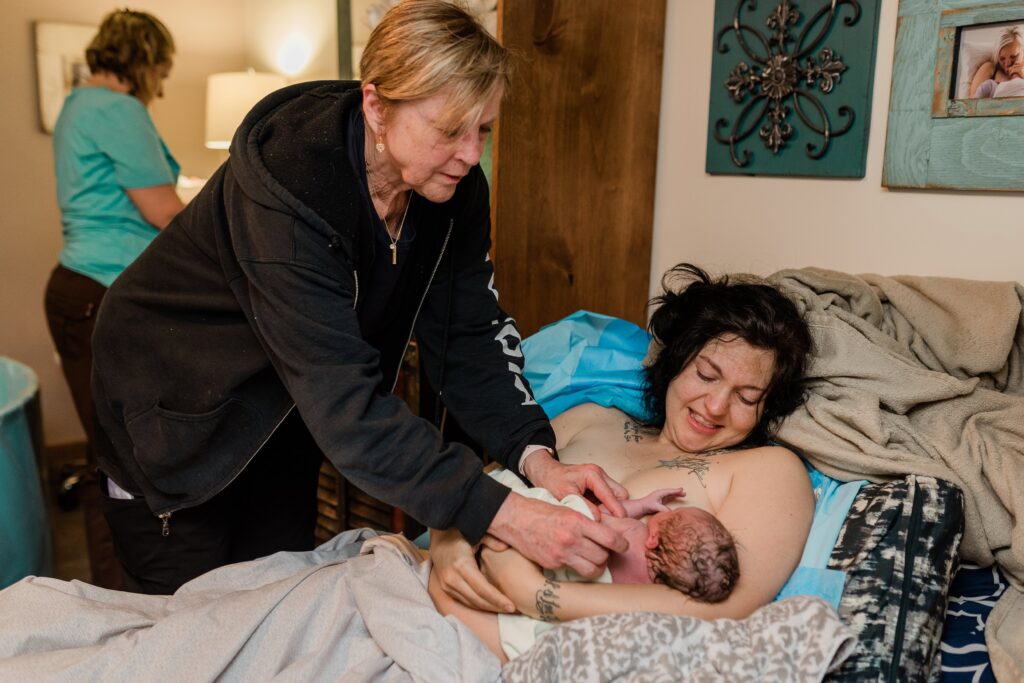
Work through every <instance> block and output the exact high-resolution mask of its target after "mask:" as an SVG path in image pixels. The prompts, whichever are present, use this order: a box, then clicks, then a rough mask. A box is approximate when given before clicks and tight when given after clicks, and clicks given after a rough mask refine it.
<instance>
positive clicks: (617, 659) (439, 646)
mask: <svg viewBox="0 0 1024 683" xmlns="http://www.w3.org/2000/svg"><path fill="white" fill-rule="evenodd" d="M364 539H369V540H367V541H366V542H365V543H363V540H364ZM360 550H362V552H363V554H359V553H360ZM429 566H430V565H429V562H423V561H421V558H420V557H419V555H418V553H417V552H416V551H415V549H412V548H410V547H409V545H408V542H407V541H404V539H401V537H397V536H376V534H375V533H374V532H372V531H368V530H358V531H349V532H346V533H344V534H342V535H340V536H338V537H336V538H335V539H333V540H332V541H330V542H328V543H326V544H324V545H323V546H321V547H320V548H318V549H317V550H316V551H312V552H308V553H277V554H275V555H271V556H270V557H267V558H263V559H261V560H256V561H253V562H246V563H242V564H236V565H230V566H227V567H223V568H221V569H217V570H214V571H212V572H210V573H208V574H205V575H204V576H201V577H199V578H198V579H195V580H194V581H191V582H190V583H188V584H186V585H185V586H183V587H182V588H181V589H180V590H179V591H178V592H177V593H176V594H174V595H173V596H146V595H137V594H133V593H120V592H117V591H109V590H104V589H102V588H96V587H94V586H90V585H87V584H83V583H80V582H77V581H73V582H70V583H68V582H64V581H57V580H54V579H45V578H32V577H30V578H27V579H24V580H22V581H21V582H19V583H17V584H15V585H13V586H10V587H9V588H7V589H5V590H3V591H0V681H18V682H19V683H20V682H21V681H75V682H76V683H78V682H80V681H113V680H123V681H156V680H159V681H213V680H218V681H267V680H274V681H303V682H305V681H335V680H344V681H346V682H348V681H409V680H412V681H445V682H449V681H469V682H472V683H477V682H478V681H479V682H485V681H497V680H499V678H501V677H504V678H506V679H508V680H513V681H529V680H550V681H559V680H563V681H577V680H592V681H601V680H612V679H621V678H628V679H629V680H636V681H644V680H681V679H683V678H688V679H690V680H695V679H694V678H693V677H694V676H697V675H698V674H700V675H705V676H710V675H711V674H712V673H713V672H718V673H717V674H715V675H717V676H718V678H716V679H715V680H722V677H723V676H724V677H725V679H727V680H737V681H742V680H751V681H755V680H787V681H788V680H820V679H821V677H822V676H823V675H824V673H825V671H826V670H828V669H829V668H830V667H832V666H834V665H838V664H839V663H840V662H841V661H842V660H843V659H844V658H845V657H846V656H847V654H848V652H849V651H850V650H851V649H852V645H853V635H852V633H851V632H850V631H849V630H848V629H847V628H846V627H845V626H844V625H843V624H842V623H841V622H840V621H839V618H838V616H837V615H836V614H835V612H834V611H833V610H832V608H831V607H830V606H828V605H826V604H825V603H824V602H822V601H821V600H819V599H817V598H808V597H794V598H789V599H787V600H784V601H781V602H778V603H775V604H772V605H769V606H767V607H764V608H762V609H761V610H759V611H757V612H755V613H754V614H753V615H752V616H751V617H749V618H748V619H746V620H743V621H731V620H725V619H723V620H719V621H715V622H703V621H700V620H698V619H692V618H684V617H668V616H664V615H654V614H639V613H632V614H619V615H610V616H606V617H595V618H591V619H582V620H579V621H576V622H572V623H570V624H565V625H562V626H560V627H558V628H555V629H552V630H551V631H549V632H548V633H547V634H546V635H545V637H544V638H542V639H541V640H540V641H539V642H538V644H537V646H535V647H534V648H533V649H532V650H531V651H530V652H529V653H527V654H526V655H525V656H524V657H522V658H520V659H518V660H516V661H514V662H513V663H511V664H510V665H508V666H507V667H506V671H505V672H504V676H502V673H503V672H502V671H501V669H500V668H499V663H498V660H497V658H495V657H494V656H493V655H492V654H491V653H490V651H488V650H487V649H486V648H485V647H484V645H483V644H482V643H481V642H480V641H478V640H477V639H476V638H475V637H474V636H473V635H472V634H471V633H470V632H469V631H468V630H467V629H466V628H465V626H463V625H462V624H461V623H459V622H458V621H456V620H455V619H454V618H443V617H441V616H440V615H439V614H438V613H437V612H436V611H435V609H434V607H433V604H432V603H431V600H430V596H429V595H428V594H427V591H426V587H425V586H426V578H427V574H428V572H429ZM772 672H775V673H778V672H793V673H794V675H792V676H791V675H789V674H788V673H787V674H786V675H783V676H781V677H779V676H775V677H772V675H771V673H772ZM797 672H798V675H797ZM766 674H767V675H768V678H767V679H766V678H765V675H766Z"/></svg>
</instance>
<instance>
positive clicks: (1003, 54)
mask: <svg viewBox="0 0 1024 683" xmlns="http://www.w3.org/2000/svg"><path fill="white" fill-rule="evenodd" d="M1019 78H1024V33H1022V32H1021V27H1020V26H1010V27H1008V28H1006V29H1004V30H1003V31H1002V32H1001V33H1000V34H999V38H998V39H997V40H996V41H995V45H994V46H993V48H992V58H991V59H990V60H987V61H985V62H982V63H981V66H979V67H978V70H977V71H976V72H975V73H974V77H973V78H972V79H971V88H970V92H971V97H972V98H986V97H1000V96H1016V95H1019V94H1020V91H1019V90H1018V91H1015V92H1012V93H1009V94H1008V95H1003V94H1002V91H999V85H1000V84H1001V83H1006V82H1007V81H1012V80H1014V79H1019Z"/></svg>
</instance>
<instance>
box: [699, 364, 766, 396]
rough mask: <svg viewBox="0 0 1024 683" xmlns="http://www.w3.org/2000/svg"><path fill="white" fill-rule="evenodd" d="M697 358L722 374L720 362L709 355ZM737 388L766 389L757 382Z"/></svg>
mask: <svg viewBox="0 0 1024 683" xmlns="http://www.w3.org/2000/svg"><path fill="white" fill-rule="evenodd" d="M697 358H699V359H700V360H702V361H704V362H705V363H707V364H708V365H710V366H711V367H712V368H713V369H714V371H715V372H717V373H718V374H719V375H721V374H722V368H720V367H718V364H717V363H715V361H713V360H711V359H710V358H708V357H707V356H697ZM737 388H738V389H753V390H754V391H761V392H763V391H765V387H760V386H758V385H756V384H746V385H744V386H742V387H737Z"/></svg>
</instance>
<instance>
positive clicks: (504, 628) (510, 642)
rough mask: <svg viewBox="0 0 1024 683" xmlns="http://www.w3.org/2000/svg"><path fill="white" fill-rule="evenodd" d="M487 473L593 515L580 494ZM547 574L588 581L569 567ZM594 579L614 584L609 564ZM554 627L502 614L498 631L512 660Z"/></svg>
mask: <svg viewBox="0 0 1024 683" xmlns="http://www.w3.org/2000/svg"><path fill="white" fill-rule="evenodd" d="M488 474H490V475H491V477H493V478H494V479H495V480H496V481H498V482H500V483H502V484H504V485H505V486H507V487H509V488H510V489H512V490H513V491H515V492H516V493H518V494H519V495H522V496H526V497H528V498H536V499H538V500H542V501H544V502H545V503H551V504H553V505H564V506H566V507H568V508H571V509H573V510H575V511H576V512H579V513H580V514H583V515H586V517H587V518H588V519H593V518H594V516H593V515H592V514H591V513H590V507H589V506H588V505H587V504H586V502H585V501H584V500H583V498H582V497H581V496H578V495H575V494H573V495H569V496H566V497H565V498H563V499H562V500H558V499H557V498H555V497H554V496H553V495H551V492H550V491H548V490H547V489H542V488H530V487H529V486H527V485H526V484H524V483H523V481H522V480H521V479H520V478H519V477H517V476H516V475H514V474H513V473H512V472H509V471H508V470H506V469H502V468H500V467H498V468H495V469H494V470H492V471H491V472H489V473H488ZM544 575H545V576H547V577H548V578H550V579H554V580H555V581H587V580H588V579H585V578H583V577H582V576H581V575H579V574H577V573H576V572H575V571H573V570H572V569H569V568H564V569H553V570H552V569H545V570H544ZM594 580H595V581H597V582H598V583H611V582H612V573H611V571H609V569H608V568H607V567H605V569H604V572H603V573H602V574H601V576H599V577H598V578H597V579H594ZM554 626H555V624H551V623H548V622H544V621H541V620H540V619H534V618H532V617H527V616H524V615H522V614H499V615H498V634H499V636H500V637H501V648H502V649H503V650H504V651H505V654H506V655H507V656H508V658H509V659H515V658H516V657H518V656H519V655H521V654H523V653H524V652H526V651H527V650H529V649H530V647H531V646H532V645H533V643H534V642H535V641H536V640H537V638H538V637H539V636H540V634H542V633H544V632H545V631H547V630H549V629H551V628H553V627H554Z"/></svg>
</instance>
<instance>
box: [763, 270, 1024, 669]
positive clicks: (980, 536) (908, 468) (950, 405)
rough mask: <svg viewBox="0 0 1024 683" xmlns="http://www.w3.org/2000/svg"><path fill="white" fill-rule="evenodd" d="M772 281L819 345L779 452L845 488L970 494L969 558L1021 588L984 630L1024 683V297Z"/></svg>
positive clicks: (866, 280)
mask: <svg viewBox="0 0 1024 683" xmlns="http://www.w3.org/2000/svg"><path fill="white" fill-rule="evenodd" d="M769 280H770V281H771V282H772V283H774V284H776V285H778V286H779V287H781V288H782V289H783V290H784V291H785V292H786V293H787V294H789V295H790V296H791V297H792V298H793V299H795V300H796V301H797V303H798V305H800V306H801V308H802V309H804V311H805V313H806V317H807V320H808V322H809V324H810V326H811V330H812V334H813V337H814V342H815V345H816V348H815V353H814V360H813V361H812V363H811V368H810V379H811V382H810V392H809V398H808V401H807V403H806V405H805V406H804V407H802V408H801V409H800V410H799V411H797V413H796V414H794V415H793V416H792V417H790V418H789V419H787V420H786V422H785V424H784V425H783V427H782V429H781V431H780V438H781V439H782V440H784V441H786V442H787V443H789V444H791V445H793V446H795V447H796V448H799V449H800V450H801V451H803V452H804V453H805V454H806V456H807V457H808V459H809V460H810V461H811V462H812V463H813V464H814V465H815V466H816V467H818V468H819V469H821V470H822V471H823V472H825V473H827V474H830V475H832V476H835V477H837V478H840V479H856V478H863V477H866V478H869V479H872V480H875V481H881V480H884V479H888V478H891V477H894V476H898V475H903V474H907V473H912V474H923V475H930V476H934V477H938V478H941V479H945V480H947V481H951V482H953V483H955V484H956V485H957V486H959V487H960V488H961V489H963V492H964V496H965V507H966V531H965V535H964V540H963V544H962V546H961V549H960V552H961V556H962V557H963V558H964V559H965V560H968V561H971V562H975V563H978V564H981V565H986V564H991V563H992V562H996V563H998V564H999V566H1000V567H1001V568H1002V570H1003V572H1004V573H1005V574H1006V575H1007V577H1008V579H1009V581H1010V584H1011V586H1012V588H1011V590H1009V591H1007V593H1006V594H1005V595H1004V596H1003V597H1002V598H1001V599H1000V600H999V602H998V603H997V604H996V607H995V609H994V610H993V611H992V614H991V616H990V617H989V620H988V625H987V628H986V639H987V643H988V648H989V652H990V654H991V658H992V666H993V670H994V672H995V674H996V676H997V678H998V680H1000V681H1020V680H1024V525H1021V524H1018V523H1017V522H1016V520H1019V519H1021V518H1022V517H1024V317H1022V301H1024V288H1022V287H1021V285H1019V284H1016V283H1012V282H1005V283H999V282H978V281H971V280H958V279H952V278H938V277H909V276H902V277H882V276H878V275H861V276H854V275H849V274H845V273H839V272H833V271H827V270H819V269H810V268H809V269H801V270H784V271H780V272H778V273H775V274H774V275H772V276H770V277H769Z"/></svg>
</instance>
